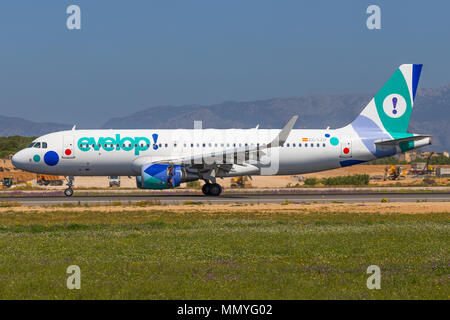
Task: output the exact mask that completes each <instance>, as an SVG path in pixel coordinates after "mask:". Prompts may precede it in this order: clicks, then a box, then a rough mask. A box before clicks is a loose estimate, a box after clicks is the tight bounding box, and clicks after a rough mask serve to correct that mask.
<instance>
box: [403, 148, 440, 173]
mask: <svg viewBox="0 0 450 320" xmlns="http://www.w3.org/2000/svg"><path fill="white" fill-rule="evenodd" d="M433 154H434V152H430V155H429V156H428V157H427V159H426V162H415V163H411V169H410V170H409V173H410V174H412V175H428V174H429V175H431V174H433V173H434V172H435V168H434V167H433V166H431V165H430V159H431V157H432V156H433Z"/></svg>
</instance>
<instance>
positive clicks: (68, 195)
mask: <svg viewBox="0 0 450 320" xmlns="http://www.w3.org/2000/svg"><path fill="white" fill-rule="evenodd" d="M64 194H65V195H66V197H71V196H72V195H73V189H72V188H67V189H66V190H64Z"/></svg>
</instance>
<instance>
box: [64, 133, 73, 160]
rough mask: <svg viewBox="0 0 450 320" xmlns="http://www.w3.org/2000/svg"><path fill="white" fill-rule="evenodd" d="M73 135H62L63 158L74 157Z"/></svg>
mask: <svg viewBox="0 0 450 320" xmlns="http://www.w3.org/2000/svg"><path fill="white" fill-rule="evenodd" d="M73 140H74V138H73V136H64V137H63V152H62V157H63V158H65V159H74V158H75V145H74V141H73Z"/></svg>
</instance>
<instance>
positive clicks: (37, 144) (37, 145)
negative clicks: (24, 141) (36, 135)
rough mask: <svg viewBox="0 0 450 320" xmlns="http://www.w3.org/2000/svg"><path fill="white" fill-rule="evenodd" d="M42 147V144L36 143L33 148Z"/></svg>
mask: <svg viewBox="0 0 450 320" xmlns="http://www.w3.org/2000/svg"><path fill="white" fill-rule="evenodd" d="M40 147H41V143H40V142H36V143H35V144H34V146H33V148H40Z"/></svg>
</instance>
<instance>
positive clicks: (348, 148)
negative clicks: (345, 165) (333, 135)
mask: <svg viewBox="0 0 450 320" xmlns="http://www.w3.org/2000/svg"><path fill="white" fill-rule="evenodd" d="M340 157H341V158H351V157H352V141H351V140H344V141H342V143H341V154H340Z"/></svg>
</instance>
